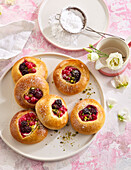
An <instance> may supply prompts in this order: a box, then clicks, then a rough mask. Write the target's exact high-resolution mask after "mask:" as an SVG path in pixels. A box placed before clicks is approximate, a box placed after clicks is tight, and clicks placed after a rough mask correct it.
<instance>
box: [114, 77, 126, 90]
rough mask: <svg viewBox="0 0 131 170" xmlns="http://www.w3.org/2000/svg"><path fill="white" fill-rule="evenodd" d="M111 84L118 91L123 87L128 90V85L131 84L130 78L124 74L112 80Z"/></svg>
mask: <svg viewBox="0 0 131 170" xmlns="http://www.w3.org/2000/svg"><path fill="white" fill-rule="evenodd" d="M111 84H112V86H113V87H115V88H116V89H119V88H121V87H125V88H126V87H127V86H128V84H129V78H128V77H127V76H126V75H124V74H122V75H119V76H116V77H114V78H113V79H112V80H111Z"/></svg>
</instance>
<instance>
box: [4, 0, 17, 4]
mask: <svg viewBox="0 0 131 170" xmlns="http://www.w3.org/2000/svg"><path fill="white" fill-rule="evenodd" d="M15 1H16V0H5V4H7V5H14V4H15Z"/></svg>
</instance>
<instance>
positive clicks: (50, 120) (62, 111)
mask: <svg viewBox="0 0 131 170" xmlns="http://www.w3.org/2000/svg"><path fill="white" fill-rule="evenodd" d="M35 109H36V114H37V116H38V118H39V120H40V121H41V123H42V124H43V125H44V126H45V127H47V128H49V129H52V130H58V129H61V128H63V127H64V126H65V125H66V124H67V122H68V113H67V106H66V103H65V101H64V100H63V99H62V98H61V97H59V96H56V95H47V96H45V97H42V98H41V99H40V100H39V101H38V102H37V103H36V106H35Z"/></svg>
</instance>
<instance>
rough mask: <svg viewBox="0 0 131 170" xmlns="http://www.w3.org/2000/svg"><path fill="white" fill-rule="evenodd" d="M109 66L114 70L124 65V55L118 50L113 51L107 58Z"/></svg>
mask: <svg viewBox="0 0 131 170" xmlns="http://www.w3.org/2000/svg"><path fill="white" fill-rule="evenodd" d="M106 63H107V67H108V68H110V69H112V70H118V69H120V68H121V67H122V66H123V59H122V55H121V54H120V53H118V52H116V53H111V54H110V55H109V57H108V58H107V59H106Z"/></svg>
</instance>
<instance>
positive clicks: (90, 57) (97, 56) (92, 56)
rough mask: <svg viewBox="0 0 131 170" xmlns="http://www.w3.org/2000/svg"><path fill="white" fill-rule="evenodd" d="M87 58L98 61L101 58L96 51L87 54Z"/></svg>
mask: <svg viewBox="0 0 131 170" xmlns="http://www.w3.org/2000/svg"><path fill="white" fill-rule="evenodd" d="M87 59H88V60H90V61H96V60H98V59H99V55H98V54H97V53H95V52H92V53H89V54H87Z"/></svg>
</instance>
